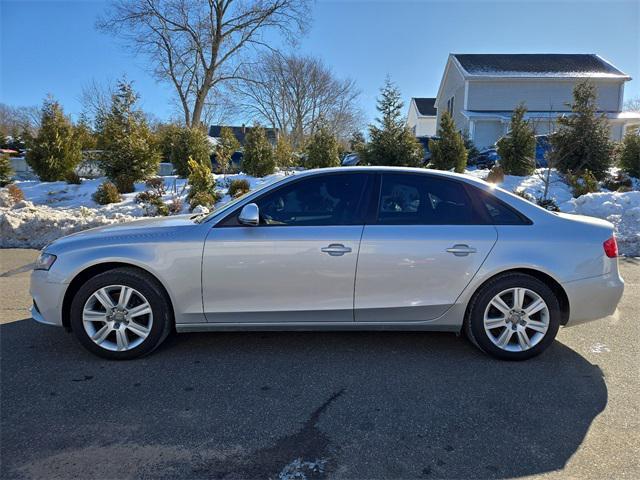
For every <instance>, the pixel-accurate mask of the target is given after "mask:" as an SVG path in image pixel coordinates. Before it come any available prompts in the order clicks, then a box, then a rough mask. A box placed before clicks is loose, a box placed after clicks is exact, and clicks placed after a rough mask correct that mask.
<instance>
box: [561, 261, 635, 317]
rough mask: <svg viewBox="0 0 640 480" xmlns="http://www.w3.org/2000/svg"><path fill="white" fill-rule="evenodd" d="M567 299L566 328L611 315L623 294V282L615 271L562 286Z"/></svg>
mask: <svg viewBox="0 0 640 480" xmlns="http://www.w3.org/2000/svg"><path fill="white" fill-rule="evenodd" d="M562 286H563V287H564V290H565V292H566V293H567V297H568V298H569V309H570V311H569V321H568V322H567V326H568V327H571V326H573V325H578V324H580V323H584V322H589V321H591V320H597V319H599V318H603V317H607V316H609V315H612V314H613V313H614V312H615V311H616V308H617V307H618V302H619V301H620V298H621V297H622V293H623V292H624V280H622V278H620V275H619V274H618V272H617V269H616V270H614V271H612V272H611V273H608V274H606V275H601V276H598V277H593V278H586V279H584V280H576V281H573V282H568V283H564V284H562Z"/></svg>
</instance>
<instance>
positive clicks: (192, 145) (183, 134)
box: [170, 128, 211, 177]
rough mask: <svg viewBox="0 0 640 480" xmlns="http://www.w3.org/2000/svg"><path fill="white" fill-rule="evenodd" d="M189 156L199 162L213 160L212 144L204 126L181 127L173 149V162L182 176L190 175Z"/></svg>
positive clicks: (203, 162) (171, 157)
mask: <svg viewBox="0 0 640 480" xmlns="http://www.w3.org/2000/svg"><path fill="white" fill-rule="evenodd" d="M189 158H192V159H193V160H195V161H196V162H198V163H202V164H205V163H210V162H211V144H210V143H209V139H208V137H207V133H206V132H205V131H204V130H203V129H202V128H181V129H179V130H178V131H177V134H176V136H175V143H174V144H173V148H172V150H171V156H170V159H171V163H173V167H174V168H175V170H176V173H177V174H178V175H179V176H181V177H186V176H188V175H189V164H188V161H189Z"/></svg>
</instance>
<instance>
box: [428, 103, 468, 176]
mask: <svg viewBox="0 0 640 480" xmlns="http://www.w3.org/2000/svg"><path fill="white" fill-rule="evenodd" d="M438 137H439V139H438V140H436V139H431V140H429V150H430V151H431V161H430V162H429V166H430V167H432V168H435V169H437V170H454V171H456V172H458V173H463V172H464V169H465V167H466V166H467V149H466V148H465V146H464V138H463V137H462V134H461V133H460V132H459V131H457V130H456V125H455V123H454V122H453V118H452V117H451V115H450V114H449V112H444V113H443V114H442V116H441V117H440V126H439V127H438Z"/></svg>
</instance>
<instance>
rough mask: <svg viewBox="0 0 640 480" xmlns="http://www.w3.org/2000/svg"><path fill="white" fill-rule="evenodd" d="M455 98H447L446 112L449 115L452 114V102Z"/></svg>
mask: <svg viewBox="0 0 640 480" xmlns="http://www.w3.org/2000/svg"><path fill="white" fill-rule="evenodd" d="M455 98H456V97H455V96H453V97H451V98H450V99H449V100H447V112H449V115H453V102H454V100H455Z"/></svg>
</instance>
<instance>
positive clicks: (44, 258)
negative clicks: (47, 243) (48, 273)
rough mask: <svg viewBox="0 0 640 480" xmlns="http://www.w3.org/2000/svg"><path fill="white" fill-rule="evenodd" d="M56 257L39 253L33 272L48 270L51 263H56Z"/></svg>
mask: <svg viewBox="0 0 640 480" xmlns="http://www.w3.org/2000/svg"><path fill="white" fill-rule="evenodd" d="M56 258H57V257H56V256H55V255H52V254H50V253H45V252H40V256H39V257H38V259H37V260H36V265H35V267H33V269H34V270H49V269H50V268H51V265H53V262H55V261H56Z"/></svg>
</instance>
